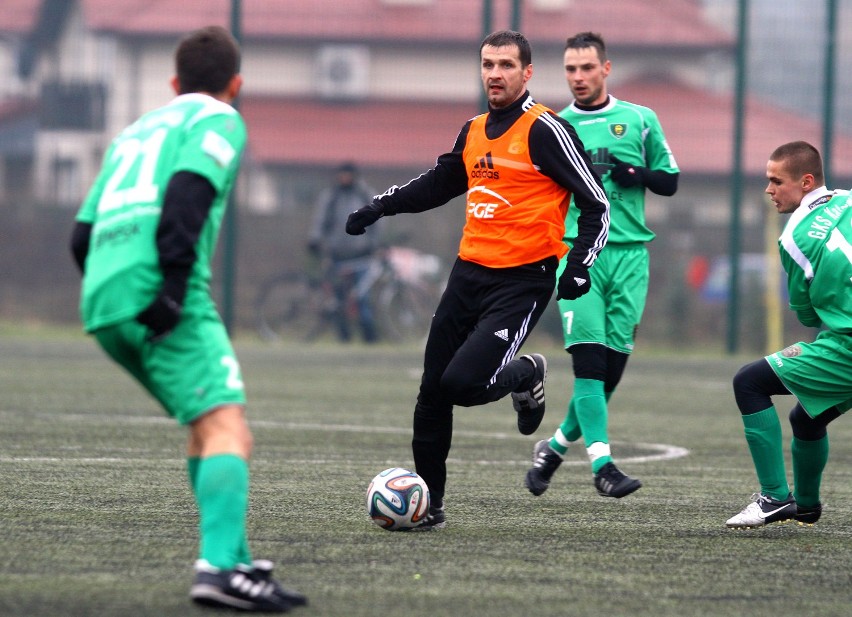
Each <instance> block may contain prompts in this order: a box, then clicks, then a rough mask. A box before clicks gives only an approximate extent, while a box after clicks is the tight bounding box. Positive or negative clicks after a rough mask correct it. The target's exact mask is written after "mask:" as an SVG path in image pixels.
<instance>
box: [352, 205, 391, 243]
mask: <svg viewBox="0 0 852 617" xmlns="http://www.w3.org/2000/svg"><path fill="white" fill-rule="evenodd" d="M384 215H385V209H384V206H382V204H380V203H378V202H375V201H374V202H373V203H371V204H370V205H369V206H364V207H363V208H358V209H357V210H355V212H353V213H352V214H350V215H349V218H348V219H346V233H348V234H349V235H350V236H360V235H361V234H362V233H364V231H366V229H367V227H369V226H370V225H372V224H373V223H375V222H376V221H378V220H379V219H380V218H382V217H383V216H384Z"/></svg>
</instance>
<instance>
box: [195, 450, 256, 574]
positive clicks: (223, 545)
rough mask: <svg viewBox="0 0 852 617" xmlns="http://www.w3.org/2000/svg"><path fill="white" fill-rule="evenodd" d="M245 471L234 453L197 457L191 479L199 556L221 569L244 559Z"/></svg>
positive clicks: (229, 567) (231, 566)
mask: <svg viewBox="0 0 852 617" xmlns="http://www.w3.org/2000/svg"><path fill="white" fill-rule="evenodd" d="M248 488H249V471H248V464H247V463H246V461H245V460H243V459H242V458H240V457H239V456H237V455H235V454H217V455H214V456H210V457H208V458H204V459H201V460H200V461H199V464H198V469H197V477H196V481H195V497H196V500H197V501H198V510H199V512H200V515H201V522H200V529H201V551H200V557H201V559H204V560H206V561H207V562H208V563H209V564H210V565H212V566H214V567H216V568H221V569H223V570H232V569H233V568H234V567H235V566H236V565H237V564H238V563H251V559H250V558H249V559H248V561H246V560H245V559H246V557H245V555H244V551H245V550H246V548H247V541H246V510H247V508H248Z"/></svg>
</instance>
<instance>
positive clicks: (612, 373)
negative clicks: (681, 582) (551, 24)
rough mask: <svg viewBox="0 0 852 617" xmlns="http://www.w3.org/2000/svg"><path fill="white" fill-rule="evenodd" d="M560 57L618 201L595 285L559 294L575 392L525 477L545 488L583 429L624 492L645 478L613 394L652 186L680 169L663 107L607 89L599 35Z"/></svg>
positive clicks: (634, 321) (593, 457)
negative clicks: (633, 460)
mask: <svg viewBox="0 0 852 617" xmlns="http://www.w3.org/2000/svg"><path fill="white" fill-rule="evenodd" d="M563 59H564V66H565V76H566V79H567V81H568V86H569V88H570V89H571V93H572V94H573V95H574V101H573V102H572V103H571V104H570V105H569V106H568V107H566V108H565V109H563V110H562V111H561V112H560V113H559V115H560V116H562V117H563V118H565V119H566V120H568V121H569V122H570V123H571V125H572V126H573V127H574V128H575V130H576V131H577V135H578V136H579V137H580V139H581V140H582V141H583V146H584V147H585V149H586V152H588V153H589V156H590V157H591V159H592V162H593V163H594V166H595V170H596V171H597V172H598V174H599V175H600V176H601V179H602V180H603V183H604V188H605V189H606V192H607V196H608V197H609V202H610V208H611V221H610V235H609V241H608V242H607V245H606V247H605V248H604V249H603V250H602V251H601V253H600V256H599V258H598V261H597V262H596V263H595V270H594V276H593V277H592V286H591V291H590V292H589V293H587V294H586V295H584V296H582V297H581V298H577V299H576V300H559V301H558V307H559V314H560V317H561V319H562V333H563V336H564V341H565V350H566V351H567V352H568V353H570V354H571V358H572V363H573V369H574V394H573V397H572V399H571V402H570V404H569V406H568V412H567V414H566V416H565V420H564V421H563V423H562V425H561V426H559V428H557V429H556V432H555V433H554V435H553V437H551V438H550V439H549V440H547V439H545V440H542V441H539V442H538V443H537V444H536V445H535V448H534V450H533V466H532V468H531V469H530V470H529V471H528V472H527V475H526V480H525V482H526V486H527V488H528V489H529V490H530V492H531V493H532V494H533V495H541V494H542V493H544V492H545V491H546V490H547V488H548V486H549V485H550V480H551V478H552V476H553V474H554V473H555V472H556V469H557V468H558V467H559V465H560V464H561V463H562V457H563V456H564V455H565V453H566V452H567V450H568V447H569V444H571V442H574V441H576V440H578V439H580V437H582V438H583V441H584V445H585V448H586V452H587V453H588V456H589V460H590V461H591V466H592V473H593V474H594V485H595V488H596V489H597V491H598V493H599V494H601V495H603V496H605V497H617V498H620V497H624V496H625V495H629V494H630V493H632V492H634V491H635V490H637V489H638V488H639V487H641V486H642V484H641V482H639V480H636V479H634V478H630V477H629V476H626V475H625V474H623V473H622V472H621V471H620V470H619V469H618V468H617V467H616V466H615V463H614V462H613V459H612V452H611V449H610V443H609V434H608V430H607V415H608V412H607V401H609V399H610V397H611V396H612V394H613V392H614V391H615V388H616V386H617V385H618V383H619V381H620V380H621V376H622V375H623V373H624V368H625V366H626V365H627V359H628V358H629V357H630V354H631V353H632V352H633V343H634V337H635V336H636V329H637V328H638V326H639V321H640V319H641V317H642V312H643V311H644V309H645V298H646V296H647V293H648V249H647V248H646V247H645V244H646V243H647V242H650V241H651V240H653V239H654V232H652V231H651V230H650V229H649V228H648V226H647V225H646V223H645V190H646V189H648V190H650V191H652V192H653V193H656V194H658V195H666V196H669V195H674V193H675V191H677V182H678V175H679V170H678V167H677V164H676V163H675V160H674V157H673V156H672V153H671V150H670V149H669V146H668V144H667V142H666V138H665V135H664V134H663V129H662V127H661V126H660V122H659V120H658V119H657V116H656V114H655V113H654V112H653V111H652V110H650V109H648V108H647V107H642V106H640V105H635V104H633V103H628V102H626V101H621V100H619V99H616V98H615V97H613V96H611V95H609V94H608V93H607V86H606V78H607V76H608V75H609V73H610V69H611V63H610V61H609V60H608V59H607V53H606V45H605V44H604V41H603V38H602V37H601V35H599V34H595V33H592V32H582V33H580V34H577V35H575V36H572V37H570V38H569V39H568V40H567V42H566V45H565V53H564V57H563ZM576 214H577V210H576V208H569V209H568V218H567V219H566V221H565V234H566V235H565V241H566V242H567V243H568V245H569V246H570V245H571V244H573V241H574V239H575V238H576V237H577V234H578V225H577V216H576ZM564 267H565V260H564V259H563V260H562V264H561V268H563V269H564ZM560 272H561V269H560Z"/></svg>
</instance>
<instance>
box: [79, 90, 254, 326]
mask: <svg viewBox="0 0 852 617" xmlns="http://www.w3.org/2000/svg"><path fill="white" fill-rule="evenodd" d="M245 141H246V129H245V125H244V123H243V120H242V118H241V117H240V115H239V113H237V111H236V110H235V109H234V108H233V107H231V106H230V105H228V104H226V103H223V102H221V101H218V100H216V99H214V98H212V97H210V96H207V95H205V94H198V93H195V94H185V95H181V96H178V97H176V98H175V99H174V100H173V101H172V102H171V103H169V104H168V105H166V106H164V107H161V108H159V109H156V110H154V111H151V112H149V113H147V114H145V115H144V116H142V117H141V118H139V120H137V121H136V122H135V123H133V124H132V125H130V126H129V127H127V128H126V129H125V130H124V131H123V132H122V133H121V134H120V135H119V136H118V137H116V138H115V140H114V141H113V142H112V144H110V147H109V149H108V150H107V152H106V155H105V156H104V162H103V165H102V167H101V171H100V173H99V174H98V177H97V179H96V180H95V182H94V184H93V185H92V188H91V190H90V191H89V194H88V196H87V197H86V199H85V201H84V202H83V205H82V206H81V208H80V211H79V213H78V214H77V220H78V221H80V222H83V223H90V224H91V225H92V233H91V240H90V244H89V253H88V255H87V257H86V264H85V274H84V276H83V288H82V293H81V299H80V303H81V315H82V319H83V325H84V327H85V329H86V330H87V331H90V332H91V331H93V330H97V329H98V328H101V327H104V326H107V325H111V324H115V323H118V322H121V321H124V320H126V319H131V318H134V317H135V316H136V315H138V314H139V312H140V311H142V310H143V309H144V308H145V307H147V306H148V305H149V304H150V303H151V301H152V300H153V299H154V297H155V295H156V294H157V293H158V292H159V290H160V287H161V286H162V283H163V277H162V271H161V269H160V265H159V253H158V251H157V245H156V233H157V225H158V223H159V220H160V212H161V208H162V203H163V197H164V195H165V191H166V186H167V185H168V183H169V180H170V179H171V177H172V175H173V174H175V173H176V172H179V171H189V172H193V173H196V174H199V175H201V176H203V177H205V178H206V179H207V180H208V181H209V182H210V184H211V185H212V186H213V187H214V188H215V189H216V197H215V199H214V201H213V204H212V206H211V209H210V213H209V216H208V218H207V221H206V222H205V224H204V227H203V229H202V231H201V235H200V237H199V240H198V242H197V244H196V247H195V249H196V255H197V259H196V262H195V265H194V266H193V270H192V273H191V275H190V278H189V281H188V287H187V295H186V299H185V300H184V310H185V311H194V310H199V311H200V310H207V309H208V308H209V307H210V305H211V304H212V298H211V297H210V277H211V269H210V268H211V260H212V258H213V251H214V248H215V244H216V240H217V238H218V235H219V228H220V227H221V223H222V217H223V215H224V211H225V207H226V205H227V199H228V194H229V193H230V191H231V188H232V186H233V184H234V180H235V178H236V175H237V171H238V169H239V161H240V157H241V155H242V151H243V148H244V147H245Z"/></svg>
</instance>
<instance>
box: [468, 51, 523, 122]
mask: <svg viewBox="0 0 852 617" xmlns="http://www.w3.org/2000/svg"><path fill="white" fill-rule="evenodd" d="M519 54H520V51H519V50H518V47H517V46H516V45H505V46H503V47H493V46H492V45H485V46H484V47H483V48H482V52H481V53H480V58H481V64H480V70H481V72H482V86H483V87H484V88H485V94H486V95H487V97H488V104H489V105H491V107H493V108H494V109H500V108H502V107H506V106H508V105H511V104H512V103H514V102H515V101H517V100H518V99H519V98H520V97H521V95H522V94H523V93H524V91H525V90H526V86H527V82H528V81H529V79H530V77H532V64H528V65H527V66H526V67H522V66H521V59H520V57H519Z"/></svg>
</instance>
